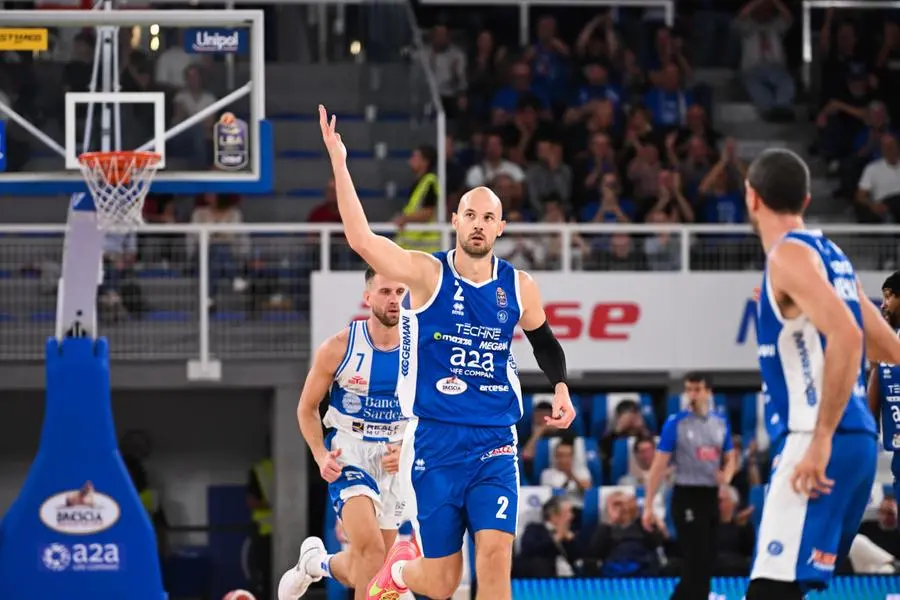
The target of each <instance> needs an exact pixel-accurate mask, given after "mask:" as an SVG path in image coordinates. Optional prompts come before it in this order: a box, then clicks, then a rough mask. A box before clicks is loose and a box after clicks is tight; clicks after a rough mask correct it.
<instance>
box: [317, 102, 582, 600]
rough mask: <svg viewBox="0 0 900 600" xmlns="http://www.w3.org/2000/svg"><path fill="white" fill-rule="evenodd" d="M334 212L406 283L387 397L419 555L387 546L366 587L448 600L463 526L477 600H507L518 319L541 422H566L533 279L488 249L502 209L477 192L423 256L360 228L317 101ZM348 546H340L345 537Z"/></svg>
mask: <svg viewBox="0 0 900 600" xmlns="http://www.w3.org/2000/svg"><path fill="white" fill-rule="evenodd" d="M319 124H320V126H321V130H322V138H323V140H324V142H325V146H326V147H327V149H328V154H329V156H330V158H331V165H332V168H333V170H334V177H335V183H336V187H337V201H338V210H339V211H340V213H341V219H342V221H343V223H344V234H345V235H346V237H347V241H348V243H349V244H350V246H351V247H352V248H353V250H355V251H356V252H357V253H358V254H359V255H360V256H362V257H363V259H365V260H366V261H367V262H369V264H371V265H372V266H373V267H375V269H376V270H377V271H378V272H379V273H382V274H384V275H385V276H386V277H388V278H390V279H396V280H397V281H400V282H402V283H403V284H405V285H406V286H407V287H408V288H409V294H408V295H407V296H406V297H405V298H404V299H403V303H402V304H401V315H400V376H399V380H398V384H397V392H398V395H399V397H400V402H401V406H402V408H403V414H404V415H405V416H407V417H409V418H410V422H409V425H408V426H407V428H406V434H405V436H404V438H403V449H402V451H401V458H400V462H401V467H400V474H401V476H402V477H404V478H405V484H406V485H407V486H408V487H406V488H405V489H406V490H410V492H409V495H408V496H407V500H408V503H409V507H408V508H409V516H410V517H411V518H414V520H413V527H414V529H415V530H416V535H417V539H418V542H419V547H420V548H421V549H422V554H423V556H422V557H417V552H416V550H415V547H414V546H413V545H412V544H410V543H402V542H401V543H398V544H397V545H396V546H394V548H393V549H392V550H391V552H390V553H389V554H388V558H387V561H386V562H385V564H384V567H383V568H382V569H381V571H380V572H379V573H378V575H377V576H376V577H375V578H374V579H373V580H372V582H371V583H370V585H369V587H368V595H367V598H368V599H370V600H387V599H388V598H396V597H397V596H398V595H399V594H404V593H406V592H407V591H408V590H411V591H412V592H414V593H416V594H420V595H424V596H428V597H430V598H448V597H450V596H452V595H453V593H454V592H455V590H456V588H457V587H458V586H459V581H460V577H461V576H462V571H463V559H462V552H461V551H462V544H463V536H464V534H465V531H466V529H467V528H468V529H470V530H471V531H473V532H474V535H475V563H476V575H477V577H478V598H481V599H490V600H509V599H510V598H511V596H512V592H511V583H510V570H511V565H512V547H513V539H514V536H515V532H516V508H517V506H518V496H519V477H518V457H517V450H516V446H517V439H516V431H515V424H516V422H517V421H518V420H519V419H520V418H521V417H522V393H521V388H520V385H519V379H518V372H517V368H516V363H515V359H514V357H513V354H512V352H511V350H510V346H511V344H512V339H513V333H514V330H515V327H516V325H517V324H518V325H519V326H521V327H522V329H523V330H524V331H525V335H526V337H527V338H528V340H529V341H530V342H531V345H532V346H533V347H534V353H535V357H536V358H537V362H538V365H539V366H540V368H541V369H542V370H543V371H544V373H546V374H547V376H548V378H549V379H550V382H551V383H552V384H553V385H554V398H553V403H552V404H553V412H552V415H551V416H550V417H547V422H548V424H550V425H552V426H554V427H559V428H566V427H568V426H569V425H570V424H571V423H572V421H573V419H574V418H575V411H574V408H573V407H572V402H571V400H570V399H569V389H568V386H567V385H566V361H565V355H564V354H563V350H562V347H561V346H560V344H559V342H558V341H557V339H556V337H555V336H554V335H553V332H552V331H551V329H550V326H549V324H548V323H547V317H546V315H545V314H544V306H543V303H542V302H541V297H540V293H539V292H538V288H537V284H536V283H535V281H534V280H533V279H532V278H531V277H530V276H529V275H528V274H526V273H524V272H521V271H518V270H516V269H515V268H513V266H512V265H510V264H509V263H508V262H506V261H503V260H500V259H498V258H497V257H495V256H494V254H493V251H492V249H493V244H494V240H496V238H497V236H499V235H500V234H501V233H502V232H503V228H504V226H505V222H504V221H503V209H502V207H501V205H500V200H499V199H498V198H497V196H495V195H494V193H493V192H491V191H490V190H489V189H487V188H484V187H479V188H475V189H473V190H471V191H469V192H468V193H466V194H465V195H464V196H463V197H462V199H461V200H460V204H459V208H458V210H457V212H456V214H454V215H453V219H452V221H453V227H454V229H455V230H456V240H457V242H456V248H455V249H453V250H451V251H449V252H438V253H436V254H434V255H431V254H425V253H422V252H414V251H408V250H404V249H403V248H400V247H399V246H397V245H396V244H394V242H392V241H391V240H390V239H388V238H386V237H383V236H379V235H375V234H374V233H373V232H372V230H371V228H370V227H369V223H368V220H367V219H366V215H365V213H364V212H363V208H362V205H361V204H360V201H359V197H358V196H357V194H356V190H355V189H354V186H353V180H352V179H351V177H350V172H349V170H348V169H347V162H346V160H347V150H346V148H345V147H344V144H343V143H342V142H341V138H340V135H338V134H337V133H336V131H335V119H334V117H332V118H331V121H330V122H329V120H328V115H327V113H326V112H325V108H324V107H322V106H320V107H319ZM351 543H352V539H351Z"/></svg>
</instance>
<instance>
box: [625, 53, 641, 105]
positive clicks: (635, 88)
mask: <svg viewBox="0 0 900 600" xmlns="http://www.w3.org/2000/svg"><path fill="white" fill-rule="evenodd" d="M621 56H622V67H621V70H622V73H621V80H622V89H623V90H624V92H625V95H626V96H627V97H629V98H640V97H641V96H642V95H643V94H644V92H645V91H646V89H647V85H648V81H647V75H646V73H644V71H643V70H642V69H641V65H640V63H639V62H638V57H637V54H635V53H634V52H633V51H632V50H628V49H626V50H623V51H622V53H621Z"/></svg>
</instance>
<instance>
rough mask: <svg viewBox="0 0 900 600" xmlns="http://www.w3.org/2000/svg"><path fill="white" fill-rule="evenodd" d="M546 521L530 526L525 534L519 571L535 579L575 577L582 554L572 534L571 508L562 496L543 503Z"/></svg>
mask: <svg viewBox="0 0 900 600" xmlns="http://www.w3.org/2000/svg"><path fill="white" fill-rule="evenodd" d="M542 514H543V518H544V522H543V523H530V524H528V526H527V527H525V531H524V532H523V533H522V542H521V550H520V551H519V556H518V561H517V562H518V563H519V564H518V567H519V568H518V569H517V571H519V572H520V573H521V574H523V575H526V576H528V577H535V578H552V577H572V576H573V575H574V574H575V565H576V563H577V562H578V561H579V559H580V558H581V556H580V555H581V552H580V551H579V548H578V545H577V543H576V540H575V533H574V532H573V531H572V522H573V519H574V514H573V512H572V506H571V504H569V502H567V501H566V500H564V499H562V498H560V497H559V496H553V497H551V498H550V499H549V500H547V502H546V503H545V504H544V507H543V510H542Z"/></svg>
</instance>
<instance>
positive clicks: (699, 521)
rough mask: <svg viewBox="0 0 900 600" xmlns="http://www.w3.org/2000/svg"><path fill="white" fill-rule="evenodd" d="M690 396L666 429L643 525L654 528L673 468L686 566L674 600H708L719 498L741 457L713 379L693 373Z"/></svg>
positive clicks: (688, 389)
mask: <svg viewBox="0 0 900 600" xmlns="http://www.w3.org/2000/svg"><path fill="white" fill-rule="evenodd" d="M684 392H685V394H686V395H687V397H688V399H689V400H690V407H689V408H688V409H687V410H683V411H681V412H679V413H677V414H674V415H672V416H670V417H669V419H668V420H667V421H666V423H665V425H663V429H662V433H661V434H660V437H659V445H658V446H657V448H656V456H655V457H654V459H653V465H652V466H651V467H650V475H649V477H648V478H647V479H648V481H647V490H646V497H645V498H644V514H643V518H642V522H643V524H644V527H645V528H646V529H648V530H649V529H651V528H652V527H653V499H654V497H655V496H656V492H657V490H658V489H659V485H660V483H661V482H662V479H663V477H664V476H665V474H666V471H667V470H668V468H669V465H670V464H672V465H673V466H674V471H675V486H674V489H673V491H672V508H671V510H672V517H673V518H674V520H675V533H676V535H677V536H678V541H679V546H680V548H681V555H682V558H683V560H684V564H683V565H682V567H681V579H680V580H679V582H678V585H677V586H676V587H675V591H674V592H673V593H672V600H708V598H709V592H710V581H711V580H712V574H713V567H714V565H715V558H716V548H715V546H716V529H717V528H718V524H719V501H718V492H719V486H720V485H727V484H729V483H730V482H731V478H732V477H733V476H734V470H735V467H736V466H737V457H736V456H735V452H734V447H733V446H732V444H731V429H730V428H729V427H728V420H727V419H726V418H725V417H724V416H722V415H719V414H716V413H714V412H712V389H711V388H710V385H709V378H708V377H707V376H705V375H702V374H700V373H688V374H687V376H685V378H684Z"/></svg>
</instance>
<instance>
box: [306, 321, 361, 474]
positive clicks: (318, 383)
mask: <svg viewBox="0 0 900 600" xmlns="http://www.w3.org/2000/svg"><path fill="white" fill-rule="evenodd" d="M348 339H349V329H344V330H343V331H341V332H340V333H338V334H336V335H334V336H332V337H330V338H328V339H327V340H325V341H324V342H323V343H322V345H321V346H319V348H318V349H317V350H316V354H315V356H314V357H313V362H312V365H311V366H310V368H309V373H307V375H306V381H305V382H304V383H303V391H302V392H300V402H299V403H298V405H297V421H298V422H299V423H300V433H302V434H303V439H304V440H306V443H307V445H308V446H309V449H310V451H311V452H312V455H313V458H315V459H316V463H318V465H319V470H320V471H321V473H322V477H323V478H325V480H326V481H334V479H337V477H338V475H340V474H341V470H340V467H339V466H338V465H337V464H336V462H335V461H334V459H336V458H337V457H338V456H339V455H340V452H339V451H335V452H337V454H335V453H334V452H329V451H328V449H327V448H326V447H325V437H324V435H323V433H322V421H321V419H320V417H319V404H321V403H322V400H323V399H324V398H325V397H326V396H327V395H328V389H329V388H330V387H331V384H332V382H333V381H334V375H335V373H337V370H338V368H339V367H340V364H341V362H342V361H343V359H344V354H345V353H346V352H347V343H348Z"/></svg>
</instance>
